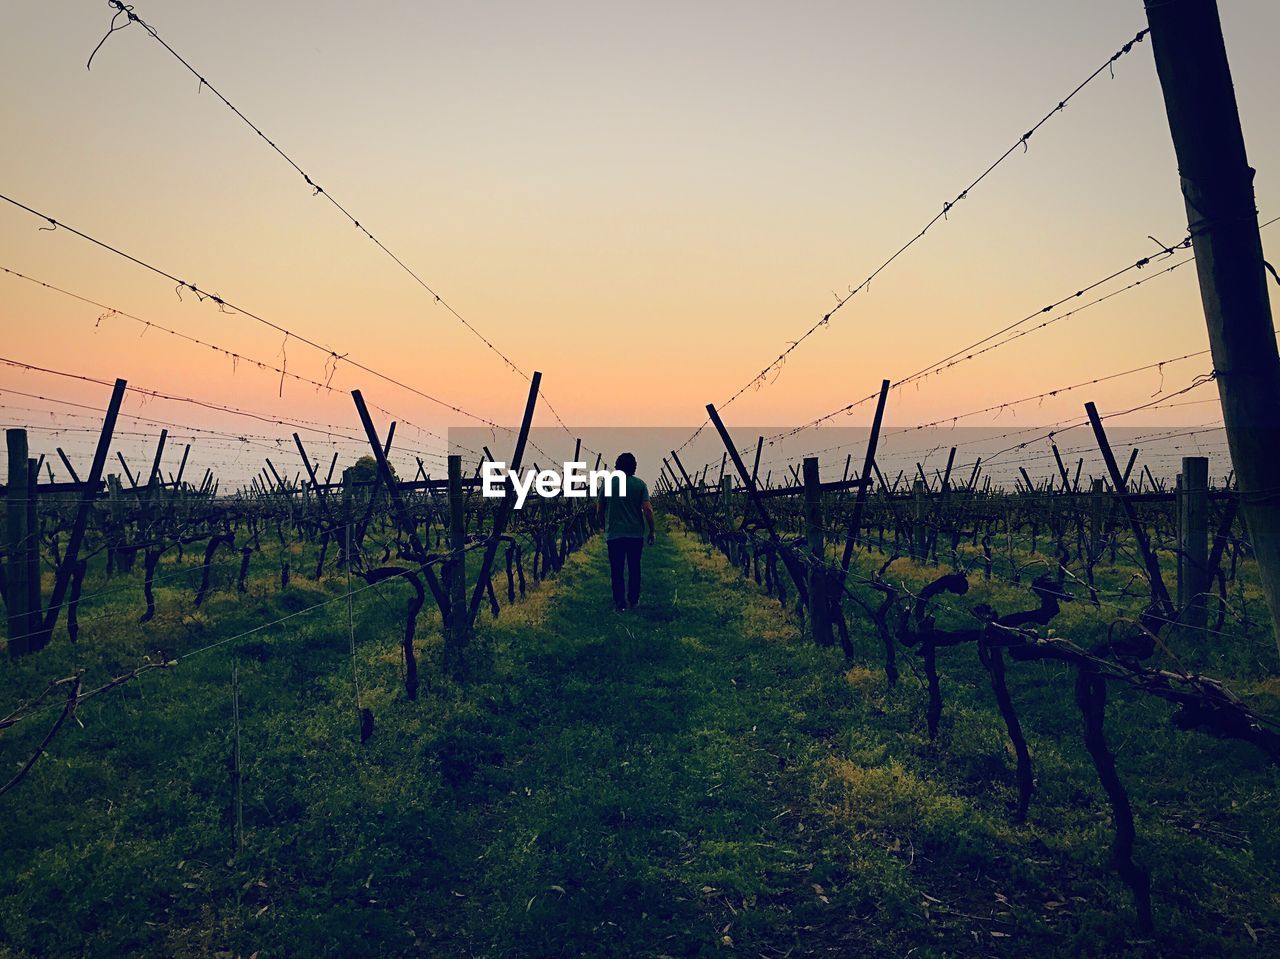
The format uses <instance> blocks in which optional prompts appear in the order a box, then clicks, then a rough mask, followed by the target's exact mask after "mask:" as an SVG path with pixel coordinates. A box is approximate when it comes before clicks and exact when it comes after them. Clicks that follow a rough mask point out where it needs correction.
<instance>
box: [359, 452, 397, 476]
mask: <svg viewBox="0 0 1280 959" xmlns="http://www.w3.org/2000/svg"><path fill="white" fill-rule="evenodd" d="M388 465H390V464H388ZM351 476H352V478H353V479H354V480H355V481H356V482H357V483H372V482H373V481H374V480H375V479H377V478H378V461H377V460H375V459H374V458H373V457H372V456H370V455H368V454H365V455H364V456H362V457H360V458H359V459H358V460H356V461H355V465H353V466H352V467H351ZM391 478H392V479H393V480H395V481H396V482H397V483H398V482H400V477H399V476H397V475H396V468H395V467H394V466H392V467H391Z"/></svg>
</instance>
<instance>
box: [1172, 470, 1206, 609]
mask: <svg viewBox="0 0 1280 959" xmlns="http://www.w3.org/2000/svg"><path fill="white" fill-rule="evenodd" d="M1180 479H1181V480H1182V488H1181V491H1180V493H1179V495H1178V609H1179V610H1181V613H1180V620H1179V621H1180V622H1182V623H1185V624H1186V625H1188V626H1197V627H1201V626H1204V624H1205V596H1204V594H1205V590H1206V589H1208V585H1209V584H1208V582H1206V576H1205V574H1206V572H1207V571H1208V563H1209V458H1208V457H1206V456H1184V457H1183V459H1182V476H1181V477H1180Z"/></svg>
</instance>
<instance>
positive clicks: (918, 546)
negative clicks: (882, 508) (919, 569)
mask: <svg viewBox="0 0 1280 959" xmlns="http://www.w3.org/2000/svg"><path fill="white" fill-rule="evenodd" d="M911 503H912V516H914V518H915V523H914V526H913V527H912V530H911V533H912V535H911V558H912V559H914V560H915V561H916V562H918V563H923V562H924V561H925V557H926V556H927V555H928V552H929V532H928V530H926V529H925V525H924V515H925V497H924V480H922V479H918V480H916V481H915V482H914V483H912V484H911Z"/></svg>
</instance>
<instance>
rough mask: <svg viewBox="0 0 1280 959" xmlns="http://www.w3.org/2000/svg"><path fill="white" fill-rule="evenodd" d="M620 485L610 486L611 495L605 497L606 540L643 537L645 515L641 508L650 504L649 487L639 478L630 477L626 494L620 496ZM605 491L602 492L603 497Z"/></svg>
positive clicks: (615, 483) (613, 484)
mask: <svg viewBox="0 0 1280 959" xmlns="http://www.w3.org/2000/svg"><path fill="white" fill-rule="evenodd" d="M619 486H620V484H619V483H617V482H616V481H615V482H614V483H612V484H611V485H610V489H609V493H610V494H611V495H609V496H605V497H604V538H605V540H606V541H607V540H611V539H622V538H624V537H628V536H635V537H643V536H644V534H645V523H644V513H643V512H642V511H641V509H640V507H641V506H642V505H643V504H645V503H647V502H649V487H648V486H646V485H645V482H644V480H642V479H641V478H640V477H638V476H628V477H627V485H626V493H625V495H623V496H619V495H618V492H619ZM603 494H604V491H603V490H601V495H603Z"/></svg>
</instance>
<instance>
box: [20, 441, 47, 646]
mask: <svg viewBox="0 0 1280 959" xmlns="http://www.w3.org/2000/svg"><path fill="white" fill-rule="evenodd" d="M39 485H40V461H39V460H33V459H28V460H27V501H26V503H24V504H23V506H24V508H25V509H26V511H27V543H26V546H27V551H26V563H27V577H26V579H27V616H28V621H29V622H30V623H31V628H32V630H35V631H40V625H41V623H40V621H41V614H42V613H43V612H44V598H43V596H41V590H40V511H39V509H37V506H36V498H37V497H38V496H39V493H38V492H37V491H38V489H39ZM30 643H31V649H32V651H35V650H37V649H40V648H42V647H43V646H44V645H45V640H44V639H43V637H42V636H34V637H32V638H31V640H30Z"/></svg>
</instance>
